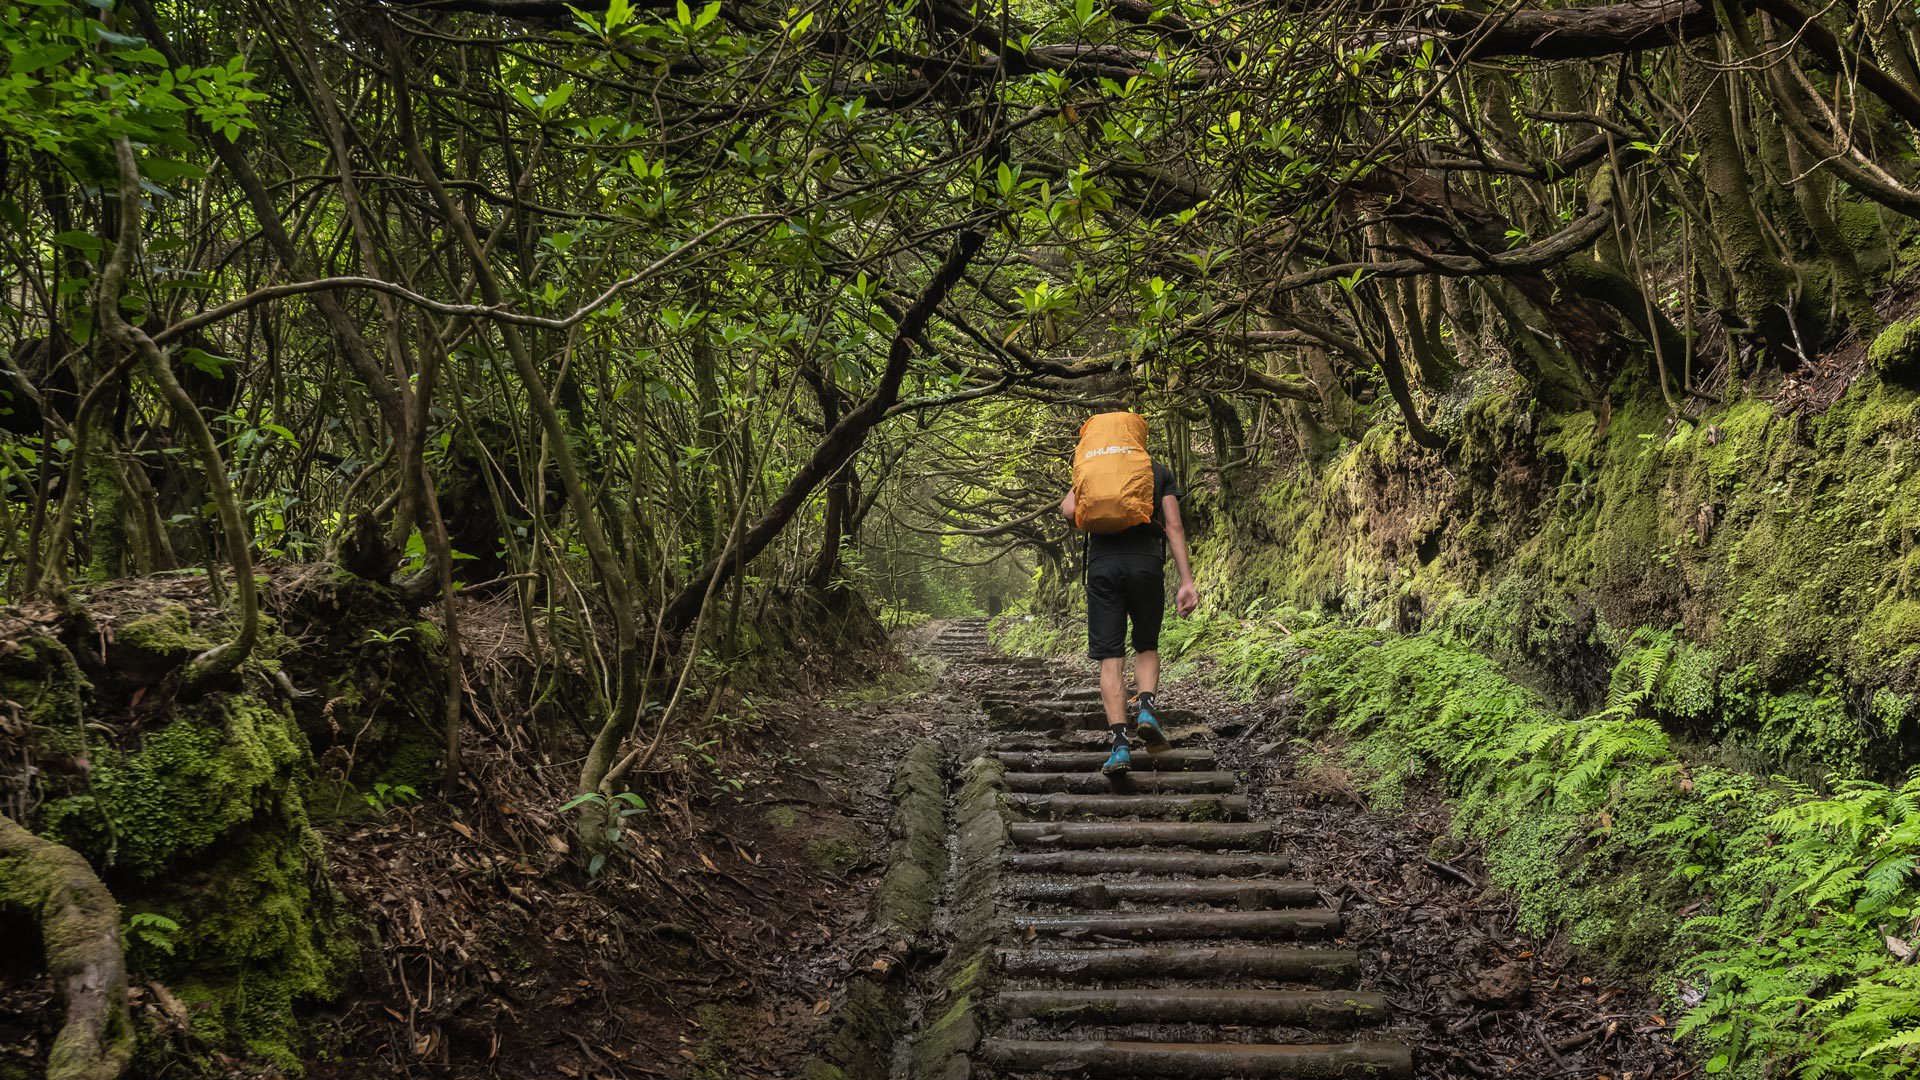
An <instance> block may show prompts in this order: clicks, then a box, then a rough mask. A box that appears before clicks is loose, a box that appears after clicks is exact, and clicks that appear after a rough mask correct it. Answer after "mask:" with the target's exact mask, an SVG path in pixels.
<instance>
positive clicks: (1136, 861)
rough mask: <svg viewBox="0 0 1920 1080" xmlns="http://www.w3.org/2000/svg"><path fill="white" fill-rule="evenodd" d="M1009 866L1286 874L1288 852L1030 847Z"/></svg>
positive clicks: (1050, 870) (1020, 869)
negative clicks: (1043, 849)
mask: <svg viewBox="0 0 1920 1080" xmlns="http://www.w3.org/2000/svg"><path fill="white" fill-rule="evenodd" d="M1007 869H1008V870H1011V871H1014V872H1015V873H1027V874H1178V875H1181V876H1183V877H1220V876H1225V875H1229V874H1232V875H1237V876H1240V877H1248V876H1251V875H1254V874H1284V873H1286V872H1287V871H1289V870H1292V869H1293V860H1292V859H1289V858H1287V857H1286V856H1285V855H1265V854H1254V853H1250V852H1249V853H1242V852H1221V853H1213V852H1198V851H1140V850H1136V851H1027V852H1015V853H1013V854H1010V855H1008V856H1007Z"/></svg>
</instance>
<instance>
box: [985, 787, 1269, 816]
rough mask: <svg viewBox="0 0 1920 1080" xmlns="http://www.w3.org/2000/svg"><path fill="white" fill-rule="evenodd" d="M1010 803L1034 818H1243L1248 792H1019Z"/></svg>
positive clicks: (1245, 813) (1011, 797)
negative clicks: (1185, 793)
mask: <svg viewBox="0 0 1920 1080" xmlns="http://www.w3.org/2000/svg"><path fill="white" fill-rule="evenodd" d="M1007 805H1008V806H1009V807H1011V808H1012V809H1014V810H1016V811H1019V812H1020V813H1023V814H1029V815H1032V816H1034V817H1041V818H1051V819H1067V818H1087V817H1101V818H1180V819H1184V820H1186V821H1241V820H1245V818H1246V816H1247V797H1246V796H1245V795H1219V794H1213V795H1192V794H1189V795H1117V794H1109V795H1063V794H1037V795H1036V794H1032V793H1024V792H1016V793H1014V794H1011V795H1008V796H1007Z"/></svg>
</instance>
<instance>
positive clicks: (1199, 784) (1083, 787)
mask: <svg viewBox="0 0 1920 1080" xmlns="http://www.w3.org/2000/svg"><path fill="white" fill-rule="evenodd" d="M998 756H1000V757H1001V758H1002V759H1004V758H1006V757H1009V756H1021V755H998ZM1087 756H1089V757H1092V756H1096V755H1091V754H1090V755H1087ZM1144 758H1145V755H1142V759H1143V760H1144ZM1098 768H1099V765H1098V764H1096V765H1095V766H1094V768H1093V769H1089V770H1087V771H1085V772H1013V771H1011V769H1009V771H1008V772H1007V774H1006V782H1007V790H1008V791H1023V792H1039V791H1054V792H1067V793H1070V794H1075V795H1153V794H1166V793H1169V792H1176V791H1178V792H1196V791H1199V792H1206V791H1214V792H1222V791H1232V790H1233V789H1234V788H1235V787H1237V786H1239V783H1240V778H1239V777H1238V776H1235V775H1234V774H1233V773H1230V772H1200V771H1198V770H1181V769H1177V768H1176V769H1169V770H1167V771H1165V772H1156V771H1142V772H1141V773H1139V775H1134V774H1132V773H1127V774H1124V775H1121V776H1106V775H1103V774H1102V773H1100V772H1097V771H1095V770H1097V769H1098Z"/></svg>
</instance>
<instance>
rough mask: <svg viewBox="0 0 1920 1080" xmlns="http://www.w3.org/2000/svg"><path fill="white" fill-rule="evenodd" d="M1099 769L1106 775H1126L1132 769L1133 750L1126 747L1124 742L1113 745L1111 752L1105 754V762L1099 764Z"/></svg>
mask: <svg viewBox="0 0 1920 1080" xmlns="http://www.w3.org/2000/svg"><path fill="white" fill-rule="evenodd" d="M1100 771H1101V772H1103V773H1106V774H1107V775H1108V776H1125V775H1127V774H1128V773H1130V772H1132V771H1133V752H1132V751H1130V750H1128V749H1127V747H1126V744H1125V743H1120V744H1117V745H1115V746H1114V748H1113V753H1111V754H1108V755H1107V763H1106V764H1105V765H1102V766H1100Z"/></svg>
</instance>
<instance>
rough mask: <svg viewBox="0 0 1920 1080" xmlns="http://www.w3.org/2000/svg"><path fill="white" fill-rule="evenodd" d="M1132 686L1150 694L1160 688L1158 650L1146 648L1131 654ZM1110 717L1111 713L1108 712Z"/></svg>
mask: <svg viewBox="0 0 1920 1080" xmlns="http://www.w3.org/2000/svg"><path fill="white" fill-rule="evenodd" d="M1133 688H1134V689H1135V690H1136V691H1138V692H1140V693H1142V694H1151V693H1154V692H1156V691H1158V690H1159V689H1160V651H1159V650H1158V649H1148V650H1147V651H1146V652H1143V653H1134V654H1133ZM1107 716H1108V718H1109V719H1111V718H1112V716H1113V714H1112V713H1108V714H1107Z"/></svg>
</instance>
